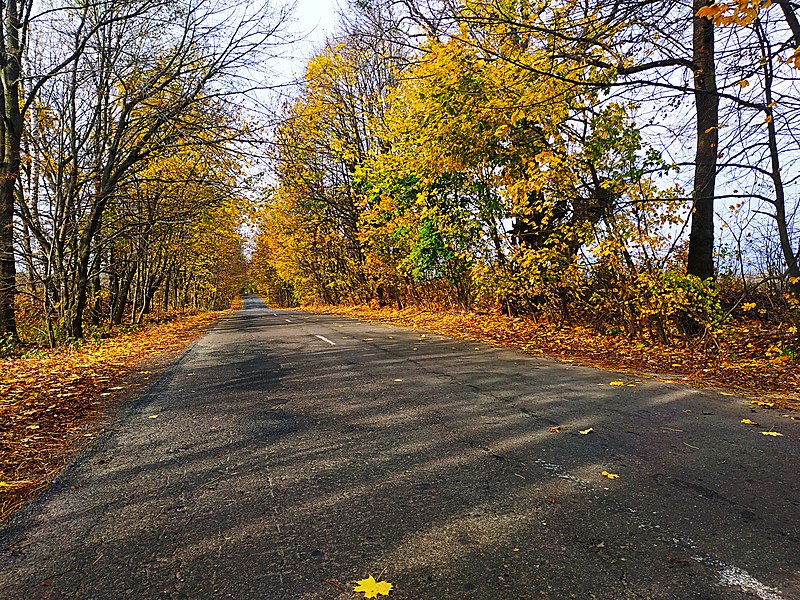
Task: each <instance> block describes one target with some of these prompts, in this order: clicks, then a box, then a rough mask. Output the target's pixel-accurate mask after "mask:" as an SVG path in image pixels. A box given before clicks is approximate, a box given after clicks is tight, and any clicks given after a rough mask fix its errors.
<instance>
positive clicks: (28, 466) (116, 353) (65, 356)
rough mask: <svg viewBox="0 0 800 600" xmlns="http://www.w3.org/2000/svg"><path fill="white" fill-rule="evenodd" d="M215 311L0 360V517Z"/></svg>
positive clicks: (48, 477)
mask: <svg viewBox="0 0 800 600" xmlns="http://www.w3.org/2000/svg"><path fill="white" fill-rule="evenodd" d="M221 314H222V313H220V312H212V313H201V314H195V315H184V316H180V317H176V318H174V319H172V320H169V321H167V322H162V323H155V324H152V325H149V326H147V327H145V328H143V329H141V330H139V331H135V332H132V333H119V334H116V335H114V336H113V337H110V338H108V339H104V340H101V341H100V342H98V343H94V342H86V343H84V344H83V345H82V346H80V347H63V348H60V349H57V350H53V351H49V350H48V351H41V352H36V353H31V354H32V356H28V357H23V358H13V359H5V360H0V425H1V426H0V523H2V522H3V521H5V519H6V518H7V517H8V516H9V515H10V513H11V512H12V511H14V510H15V509H17V508H18V507H20V506H21V505H23V504H25V503H27V502H28V501H30V500H31V499H32V498H34V497H35V496H36V495H37V494H38V493H39V492H40V491H41V490H42V489H44V488H45V487H46V486H47V484H48V483H50V481H52V479H53V478H54V477H55V476H56V475H57V474H58V472H59V471H60V470H61V469H62V468H63V467H64V465H65V464H66V463H68V462H69V460H70V459H71V458H72V457H74V456H75V454H76V453H77V452H79V451H80V450H81V449H82V448H83V447H85V445H86V444H87V443H88V442H90V441H91V440H92V439H93V438H94V437H95V436H96V435H97V432H98V430H99V428H100V427H101V425H102V420H103V417H104V416H108V415H109V414H110V412H111V409H112V408H113V406H114V405H115V403H116V402H117V401H119V400H120V399H121V398H126V397H134V396H135V395H136V394H138V393H140V392H141V391H142V390H143V389H144V388H145V386H146V385H147V383H148V381H149V380H150V379H151V378H152V377H153V376H154V375H155V373H156V372H157V371H158V370H159V369H160V368H163V367H164V366H165V365H167V364H169V362H170V360H171V359H172V358H174V357H175V355H176V354H177V353H179V352H181V351H182V350H183V349H184V348H186V346H187V345H188V344H189V343H190V342H192V341H193V340H195V339H196V338H197V337H199V336H200V334H201V333H202V332H203V331H205V329H206V328H207V327H208V326H209V325H210V324H211V323H213V322H214V321H215V320H216V319H217V318H219V316H220V315H221Z"/></svg>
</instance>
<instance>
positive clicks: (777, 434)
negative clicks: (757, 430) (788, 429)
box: [761, 431, 783, 437]
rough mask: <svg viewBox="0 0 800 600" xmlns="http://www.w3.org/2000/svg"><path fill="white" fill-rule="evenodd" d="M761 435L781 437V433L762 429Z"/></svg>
mask: <svg viewBox="0 0 800 600" xmlns="http://www.w3.org/2000/svg"><path fill="white" fill-rule="evenodd" d="M761 435H771V436H772V437H783V434H782V433H778V432H777V431H762V432H761Z"/></svg>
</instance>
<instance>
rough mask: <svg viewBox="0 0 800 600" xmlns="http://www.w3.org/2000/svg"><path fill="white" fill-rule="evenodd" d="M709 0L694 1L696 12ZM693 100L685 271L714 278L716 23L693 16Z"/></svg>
mask: <svg viewBox="0 0 800 600" xmlns="http://www.w3.org/2000/svg"><path fill="white" fill-rule="evenodd" d="M708 4H709V2H708V1H707V0H694V3H693V10H694V13H695V14H697V11H699V10H700V9H701V8H703V7H704V6H707V5H708ZM693 28H694V30H693V33H694V35H693V65H692V66H693V70H694V89H695V92H694V100H695V107H696V109H697V149H696V152H695V168H694V193H693V198H694V201H693V206H692V228H691V233H690V235H689V259H688V264H687V269H686V271H687V272H688V273H689V274H690V275H697V276H698V277H700V278H701V279H708V278H710V277H714V188H715V185H716V179H717V154H718V152H719V149H718V148H717V144H718V142H719V129H718V127H719V96H718V95H717V79H716V72H715V65H714V23H713V22H712V21H711V20H710V19H707V18H705V17H703V18H698V17H696V16H695V17H694V19H693Z"/></svg>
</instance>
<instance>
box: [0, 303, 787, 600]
mask: <svg viewBox="0 0 800 600" xmlns="http://www.w3.org/2000/svg"><path fill="white" fill-rule="evenodd" d="M611 381H623V382H625V383H626V384H628V383H630V384H633V385H632V386H629V385H623V386H610V385H609V383H610V382H611ZM743 418H749V419H751V420H753V421H757V422H758V423H760V426H759V427H755V426H748V425H744V424H742V423H741V422H740V421H741V419H743ZM556 426H560V428H561V429H560V432H551V431H550V429H551V428H552V427H556ZM589 427H591V428H593V430H594V431H593V432H592V433H590V434H587V435H581V434H580V433H579V430H583V429H586V428H589ZM770 429H772V430H773V431H778V432H780V433H782V434H783V437H772V436H765V435H762V434H761V432H762V431H768V430H770ZM799 440H800V421H798V420H792V419H790V418H787V417H785V416H782V415H781V413H780V412H778V411H773V410H764V409H753V408H752V407H751V406H750V405H749V404H747V403H745V401H744V400H741V399H737V398H733V397H728V396H722V395H718V394H716V393H713V392H706V391H698V390H695V389H691V388H688V387H681V386H678V385H670V384H662V383H657V382H653V381H644V380H638V379H632V378H631V377H628V376H624V375H618V374H614V373H610V372H606V371H601V370H596V369H589V368H583V367H578V366H571V365H569V364H564V363H558V362H554V361H550V360H546V359H541V358H536V357H531V356H526V355H523V354H520V353H517V352H513V351H508V350H503V349H497V348H491V347H488V346H483V345H480V344H475V343H473V342H464V341H455V340H453V339H449V338H446V337H443V336H438V335H432V334H427V335H424V334H422V332H419V331H414V330H411V329H405V328H398V327H392V326H388V325H383V324H378V323H362V322H358V321H354V320H350V319H345V318H340V317H332V316H317V315H312V314H305V313H298V312H291V311H284V310H274V309H271V308H266V307H264V306H263V304H262V303H261V302H260V300H258V299H256V298H253V297H247V298H245V301H244V307H243V309H242V310H240V311H238V312H236V313H234V314H232V315H230V316H228V317H226V318H224V319H223V320H222V321H221V322H219V323H218V324H217V325H216V326H215V327H214V328H213V329H212V330H211V331H210V332H209V333H208V334H207V335H205V336H204V337H203V338H202V339H201V340H200V341H199V342H198V343H197V344H196V345H194V346H193V347H192V349H191V350H190V351H189V352H187V353H186V354H185V355H184V356H183V358H182V359H181V360H180V361H179V362H178V363H177V364H176V366H175V367H174V368H172V369H171V370H170V371H169V372H168V373H167V375H166V376H165V377H164V378H162V380H161V381H160V382H159V383H158V384H156V385H155V386H154V387H153V388H152V389H151V390H150V391H149V392H148V394H147V395H146V396H145V397H143V398H142V399H141V400H140V401H138V402H137V403H136V404H134V405H133V406H130V407H129V408H128V409H126V410H125V411H124V413H123V414H122V415H121V416H120V419H119V421H118V423H117V425H116V427H114V428H113V430H112V431H109V432H108V433H107V434H106V435H104V436H103V437H102V439H101V440H100V441H99V442H98V443H97V444H96V446H95V447H94V448H93V449H92V450H91V451H90V452H89V453H87V454H86V455H84V456H83V457H82V458H81V459H79V460H78V461H77V462H76V463H75V464H74V465H73V466H72V467H71V468H70V469H69V470H68V472H67V473H65V474H64V475H63V476H62V477H61V479H60V480H59V482H58V483H57V485H56V486H54V488H53V489H52V490H51V491H50V492H49V493H48V494H46V495H45V496H44V497H42V498H41V499H40V500H39V501H37V502H36V503H35V504H33V505H32V506H31V507H29V508H28V509H26V510H25V511H23V512H22V513H21V514H19V515H18V516H17V517H16V518H15V519H14V520H13V521H12V522H11V524H10V526H8V527H7V528H6V529H5V530H4V531H3V532H2V534H0V550H2V554H0V598H8V599H11V598H25V599H36V598H62V597H69V598H128V597H130V598H200V599H206V598H240V599H258V600H270V599H332V600H333V599H336V600H343V599H345V598H348V599H351V600H352V599H353V598H354V595H353V594H352V592H351V591H349V590H352V585H353V582H354V581H355V580H357V579H362V578H365V577H366V576H367V575H368V574H373V575H375V576H376V577H377V576H378V575H379V574H380V573H381V572H383V579H385V580H388V581H390V582H392V583H393V584H394V586H395V589H394V590H393V591H392V593H391V596H390V598H391V597H394V598H405V599H414V600H422V599H432V600H444V599H461V598H464V599H481V600H489V599H491V600H498V599H499V600H503V599H523V598H556V599H561V598H600V599H605V598H610V599H613V598H676V599H682V598H698V599H700V598H702V599H707V598H760V599H762V600H763V599H782V598H787V599H788V598H800V486H799V485H798V482H800V476H799V475H798V465H800V460H799V459H800V452H799V451H798V441H799ZM604 470H605V471H608V472H611V473H616V474H619V478H618V479H613V480H612V479H607V478H606V477H604V476H603V475H601V472H602V471H604ZM337 586H340V587H337ZM362 597H363V596H362Z"/></svg>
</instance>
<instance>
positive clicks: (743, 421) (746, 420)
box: [742, 419, 758, 426]
mask: <svg viewBox="0 0 800 600" xmlns="http://www.w3.org/2000/svg"><path fill="white" fill-rule="evenodd" d="M742 423H744V424H745V425H756V426H758V423H756V422H755V421H751V420H750V419H742Z"/></svg>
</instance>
